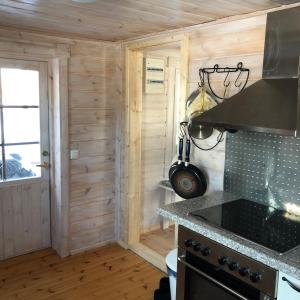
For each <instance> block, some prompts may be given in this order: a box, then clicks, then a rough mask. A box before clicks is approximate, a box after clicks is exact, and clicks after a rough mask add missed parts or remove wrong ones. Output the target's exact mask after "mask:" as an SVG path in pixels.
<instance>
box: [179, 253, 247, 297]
mask: <svg viewBox="0 0 300 300" xmlns="http://www.w3.org/2000/svg"><path fill="white" fill-rule="evenodd" d="M178 261H179V262H180V263H182V264H183V265H185V266H186V267H188V268H189V269H191V270H193V271H194V272H196V273H198V274H199V275H201V276H203V277H204V278H206V279H208V280H209V281H211V282H213V283H214V284H216V285H218V286H219V287H221V288H223V289H224V290H226V291H228V292H230V293H231V294H233V295H235V296H237V297H239V299H242V300H249V299H248V298H246V297H244V296H243V295H241V294H240V293H238V292H236V291H234V290H233V289H231V288H229V287H228V286H226V285H224V284H223V283H221V282H219V281H218V280H216V279H214V278H213V277H210V276H209V275H207V274H206V273H204V272H202V271H200V270H199V269H197V268H195V267H194V266H192V265H191V264H189V263H188V262H186V261H185V255H182V256H179V257H178Z"/></svg>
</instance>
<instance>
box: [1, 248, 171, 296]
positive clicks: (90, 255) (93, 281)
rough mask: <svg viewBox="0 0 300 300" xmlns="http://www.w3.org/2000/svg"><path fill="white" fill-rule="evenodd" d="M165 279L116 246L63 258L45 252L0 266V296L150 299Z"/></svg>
mask: <svg viewBox="0 0 300 300" xmlns="http://www.w3.org/2000/svg"><path fill="white" fill-rule="evenodd" d="M163 276H165V275H164V273H162V272H160V271H158V270H157V269H155V268H154V267H153V266H151V265H150V264H148V263H147V262H145V261H144V260H143V259H141V258H140V257H138V256H137V255H135V254H133V253H132V252H131V251H128V250H124V249H122V248H120V247H119V246H116V245H111V246H106V247H103V248H100V249H97V250H94V251H89V252H86V253H83V254H78V255H74V256H72V257H68V258H64V259H60V258H59V257H58V256H57V255H56V254H55V253H54V251H53V250H50V249H47V250H43V251H39V252H36V253H33V254H29V255H25V256H20V257H17V258H15V259H10V260H7V261H4V262H1V263H0V290H1V296H0V298H1V299H5V300H12V299H31V300H43V299H48V300H54V299H64V300H82V299H84V300H96V299H107V300H114V299H143V300H152V299H153V293H154V290H155V289H156V288H157V287H158V285H159V280H160V278H161V277H163Z"/></svg>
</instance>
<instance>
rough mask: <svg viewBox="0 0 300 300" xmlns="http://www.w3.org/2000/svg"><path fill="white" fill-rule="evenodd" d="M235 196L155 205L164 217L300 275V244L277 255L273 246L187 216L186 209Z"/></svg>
mask: <svg viewBox="0 0 300 300" xmlns="http://www.w3.org/2000/svg"><path fill="white" fill-rule="evenodd" d="M236 199H237V198H236V197H235V196H233V195H231V194H229V193H225V192H215V193H212V194H210V195H207V196H203V197H199V198H194V199H189V200H184V201H181V202H177V203H171V204H168V205H165V206H162V207H160V208H159V209H158V212H159V214H160V215H162V216H163V217H166V218H169V219H171V220H173V221H175V222H177V223H178V224H180V225H183V226H185V227H187V228H189V229H191V230H193V231H195V232H198V233H200V234H202V235H204V236H206V237H208V238H210V239H212V240H215V241H217V242H219V243H221V244H223V245H225V246H227V247H229V248H231V249H234V250H236V251H238V252H240V253H242V254H244V255H247V256H249V257H252V258H254V259H256V260H258V261H260V262H262V263H264V264H266V265H268V266H270V267H272V268H274V269H277V270H279V271H282V272H284V273H286V274H289V275H290V276H293V277H294V278H296V279H300V247H298V248H296V249H295V250H293V251H290V252H288V253H286V254H283V255H279V254H277V253H276V252H274V251H272V250H268V249H266V248H264V247H262V246H259V245H257V244H255V243H253V242H251V241H247V240H245V239H243V238H241V237H238V236H237V235H235V234H233V233H230V232H228V231H226V230H223V229H221V228H217V227H214V226H213V225H209V224H207V223H205V222H204V221H201V220H199V219H196V218H194V217H192V216H189V212H192V211H195V210H198V209H201V208H206V207H210V206H214V205H218V204H222V203H225V202H230V201H234V200H236ZM299 234H300V233H299Z"/></svg>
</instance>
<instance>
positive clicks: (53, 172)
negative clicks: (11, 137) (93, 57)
mask: <svg viewBox="0 0 300 300" xmlns="http://www.w3.org/2000/svg"><path fill="white" fill-rule="evenodd" d="M9 45H10V46H9V47H10V48H7V42H5V41H2V40H1V41H0V46H1V50H0V58H1V59H3V60H7V59H8V60H10V61H12V60H16V61H18V62H20V61H26V63H27V62H29V63H31V64H32V63H37V64H41V65H42V66H43V67H42V69H43V71H41V72H45V73H46V76H47V79H46V82H44V84H45V86H48V89H47V87H46V89H47V96H48V99H49V136H50V139H49V140H50V153H51V155H50V157H49V158H48V159H47V156H46V157H44V156H43V159H41V160H40V164H43V163H44V161H45V162H48V161H49V162H50V166H51V168H50V169H49V170H50V174H49V176H50V182H51V184H50V191H51V192H50V195H51V199H50V212H51V213H50V224H51V232H50V234H51V237H50V241H51V247H52V248H53V249H55V250H56V251H57V253H58V254H59V255H60V256H62V257H64V256H67V255H69V254H70V251H69V130H68V59H69V56H70V48H69V46H67V45H63V44H59V45H52V44H51V45H48V44H47V45H44V44H43V45H37V44H33V45H31V44H28V43H23V42H21V41H20V42H17V43H16V42H14V41H13V42H9ZM43 111H44V112H45V110H43ZM43 114H44V113H43ZM43 118H45V116H43ZM16 122H18V120H17V121H16ZM46 123H47V122H45V124H46ZM46 136H47V134H43V135H42V137H43V138H44V137H46ZM41 144H42V143H41ZM45 150H46V149H45ZM46 151H47V150H46ZM1 157H2V156H1ZM43 170H44V169H42V170H41V172H42V173H44V174H45V176H42V177H43V178H46V177H47V176H48V174H47V172H45V171H43ZM32 179H33V180H35V178H31V179H29V180H32ZM48 182H49V181H48ZM4 184H6V185H10V184H11V183H10V182H5V183H4ZM3 187H4V185H3ZM1 198H2V195H1ZM1 200H2V199H1ZM0 202H1V201H0ZM48 211H49V210H48ZM32 213H33V211H32ZM1 219H3V216H0V220H1ZM46 223H47V222H46ZM47 226H48V225H47ZM0 230H2V228H0ZM45 237H47V234H46V235H45ZM47 240H49V239H48V237H47ZM45 244H46V243H45ZM2 245H3V240H2V239H1V238H0V247H3V246H2ZM9 256H11V255H9ZM0 259H1V258H0Z"/></svg>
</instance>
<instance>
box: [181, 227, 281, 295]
mask: <svg viewBox="0 0 300 300" xmlns="http://www.w3.org/2000/svg"><path fill="white" fill-rule="evenodd" d="M178 246H179V247H178V266H177V296H176V299H177V300H236V299H242V300H274V299H276V295H277V280H278V279H277V278H278V272H277V271H276V270H274V269H272V268H270V267H268V266H266V265H264V264H261V263H260V262H258V261H256V260H254V259H251V258H249V257H247V256H244V255H242V254H240V253H238V252H236V251H234V250H232V249H230V248H228V247H226V246H224V245H221V244H219V243H217V242H215V241H213V240H210V239H208V238H206V237H204V236H202V235H200V234H197V233H195V232H193V231H191V230H189V229H187V228H185V227H183V226H180V227H179V239H178Z"/></svg>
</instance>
